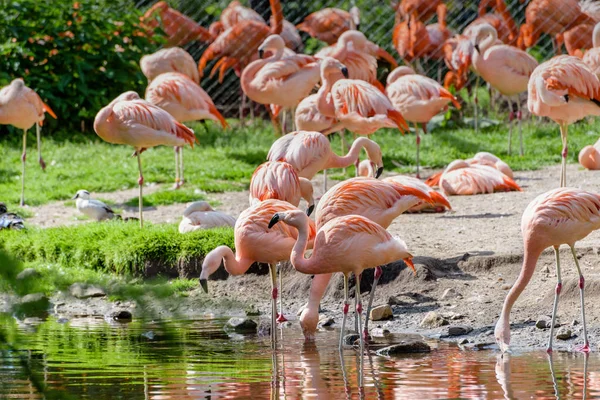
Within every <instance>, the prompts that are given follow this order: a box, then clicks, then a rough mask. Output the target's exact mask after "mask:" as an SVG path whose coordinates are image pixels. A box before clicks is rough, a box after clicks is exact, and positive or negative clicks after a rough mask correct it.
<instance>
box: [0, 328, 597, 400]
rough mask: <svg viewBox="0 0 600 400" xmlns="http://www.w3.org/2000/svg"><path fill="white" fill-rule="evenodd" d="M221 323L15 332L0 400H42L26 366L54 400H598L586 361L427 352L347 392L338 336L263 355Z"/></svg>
mask: <svg viewBox="0 0 600 400" xmlns="http://www.w3.org/2000/svg"><path fill="white" fill-rule="evenodd" d="M225 321H226V320H223V319H204V320H193V321H168V322H165V323H161V324H159V323H153V322H133V323H129V324H117V325H114V324H108V323H106V322H104V321H102V320H95V321H94V320H73V321H71V322H68V323H63V324H61V323H58V322H56V321H54V320H49V321H46V322H44V323H42V324H40V325H39V326H37V327H35V328H32V327H26V326H23V327H21V330H20V332H19V333H20V334H19V342H18V343H17V345H16V347H15V348H14V349H10V350H9V349H2V350H3V351H2V352H1V353H0V398H2V399H4V398H7V399H36V398H42V396H41V395H39V394H38V393H37V391H36V389H35V387H34V385H33V384H32V383H31V381H30V380H29V379H27V378H26V376H25V375H24V373H25V368H26V366H27V365H29V366H31V369H32V371H33V373H34V378H35V379H37V380H38V381H39V382H40V383H42V384H45V385H46V386H47V388H48V389H50V390H52V391H53V393H54V394H55V395H56V394H57V393H58V397H56V398H61V399H62V398H74V399H96V400H103V399H233V398H241V399H243V398H248V399H249V398H252V399H262V398H271V399H273V398H281V399H297V398H319V399H326V398H330V399H338V398H339V399H345V398H361V397H364V398H369V399H371V398H373V399H392V398H397V399H436V398H440V399H445V398H468V399H501V398H509V399H512V398H514V399H525V398H536V399H557V398H560V399H580V398H588V399H590V398H600V357H599V356H598V355H597V354H595V353H593V354H591V355H590V356H588V357H586V356H584V355H582V354H572V353H560V352H555V353H554V355H553V356H552V358H551V359H550V358H549V357H548V356H547V355H546V353H545V352H543V351H536V352H531V353H526V354H516V355H512V356H511V357H510V358H506V357H505V358H501V357H499V356H498V354H497V353H496V352H494V351H462V350H461V349H459V348H458V347H456V346H454V345H451V344H447V343H439V342H435V341H429V342H428V343H429V344H430V345H431V346H432V348H433V352H432V353H430V354H417V355H407V356H403V357H397V358H385V357H379V356H375V355H371V356H365V359H364V379H365V387H364V388H363V389H361V390H359V389H358V387H357V372H358V366H359V360H358V356H357V353H356V352H354V351H353V350H352V349H348V350H345V351H344V352H343V357H340V354H339V352H338V350H337V340H338V331H324V332H320V333H319V334H318V335H317V340H316V342H315V343H313V344H306V343H304V340H303V337H302V334H301V332H300V330H299V329H297V328H286V329H283V341H282V342H283V345H282V346H281V347H280V349H278V350H277V351H276V352H273V351H272V350H271V348H270V342H269V338H268V337H257V336H256V335H250V336H241V335H237V334H228V333H226V332H225V331H224V330H223V329H222V327H223V325H224V323H225ZM280 332H281V331H280ZM342 364H343V367H342ZM68 396H71V397H68Z"/></svg>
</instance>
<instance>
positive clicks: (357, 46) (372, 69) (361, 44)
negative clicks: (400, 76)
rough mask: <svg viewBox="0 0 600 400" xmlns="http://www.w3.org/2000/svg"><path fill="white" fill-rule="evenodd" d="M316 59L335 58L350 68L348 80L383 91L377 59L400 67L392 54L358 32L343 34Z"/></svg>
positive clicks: (318, 54) (316, 55)
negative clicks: (378, 75)
mask: <svg viewBox="0 0 600 400" xmlns="http://www.w3.org/2000/svg"><path fill="white" fill-rule="evenodd" d="M315 57H317V58H325V57H332V58H335V59H336V60H338V61H339V62H341V63H342V64H344V65H345V66H346V68H348V78H350V79H360V80H363V81H366V82H369V83H370V84H372V85H374V86H376V87H377V88H379V89H380V90H382V91H383V89H384V87H383V85H382V84H381V82H379V80H378V79H377V58H382V59H384V60H385V61H387V62H388V63H389V64H390V65H391V66H392V68H395V67H397V66H398V63H397V62H396V60H395V59H394V57H392V55H391V54H390V53H388V52H387V51H386V50H384V49H382V48H381V47H379V46H378V45H376V44H375V43H373V42H371V41H370V40H369V39H367V37H366V36H365V34H364V33H362V32H360V31H356V30H348V31H346V32H344V33H342V35H341V36H340V38H339V40H338V41H337V43H336V44H334V45H332V46H328V47H324V48H323V49H321V50H319V51H318V52H317V53H316V54H315Z"/></svg>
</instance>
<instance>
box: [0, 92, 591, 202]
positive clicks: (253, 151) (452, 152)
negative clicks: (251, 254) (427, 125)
mask: <svg viewBox="0 0 600 400" xmlns="http://www.w3.org/2000/svg"><path fill="white" fill-rule="evenodd" d="M484 106H485V103H484ZM465 114H466V115H470V111H467V112H466V113H465ZM500 118H502V116H500ZM231 125H232V127H231V128H230V129H228V130H225V131H222V130H220V129H219V128H218V127H217V126H215V125H211V124H209V129H208V130H206V129H204V127H203V126H201V125H199V124H198V125H196V124H193V125H192V126H193V128H194V129H195V131H196V133H197V135H198V139H199V141H200V144H199V145H197V146H196V147H195V148H194V149H193V150H192V149H190V148H187V149H186V150H185V164H186V181H187V183H186V185H187V186H186V189H184V190H181V191H176V192H175V191H172V190H168V189H163V190H162V191H160V192H158V193H155V194H153V195H151V196H148V197H146V199H145V201H146V204H148V205H150V204H151V203H152V204H154V205H163V204H172V203H180V202H188V201H192V200H197V199H198V198H199V197H200V194H199V193H201V192H203V191H206V192H215V191H235V190H243V189H244V188H246V187H247V186H248V184H249V181H250V177H251V176H252V172H253V171H254V169H255V168H256V166H258V165H259V164H260V163H261V162H263V161H264V160H265V158H266V155H267V152H268V150H269V147H270V145H271V144H272V142H273V140H274V138H275V135H274V132H273V129H272V127H271V125H270V124H269V123H266V122H264V121H256V122H254V123H253V124H252V125H251V126H248V127H245V128H240V127H239V126H237V122H236V121H231ZM431 128H434V129H432V131H431V134H428V135H425V136H423V137H422V141H421V162H422V165H424V166H430V167H433V168H441V167H444V166H445V165H447V164H448V163H449V162H450V161H452V160H454V159H457V158H468V157H471V156H472V155H473V154H474V153H476V152H477V151H490V152H492V153H494V154H496V155H498V156H500V157H502V158H503V159H505V160H506V161H507V162H508V163H509V164H510V165H511V167H513V169H515V170H523V169H537V168H540V167H543V166H546V165H555V164H558V163H559V162H560V151H561V143H560V135H559V131H558V126H557V125H556V124H554V123H550V122H544V123H539V122H538V120H537V118H535V119H533V120H527V121H526V122H525V124H524V131H523V134H524V139H525V156H524V157H520V156H518V155H517V154H518V136H517V133H516V129H515V134H514V139H513V140H514V141H513V155H512V156H508V155H507V138H508V124H507V122H506V121H503V120H501V121H499V123H497V124H496V125H492V126H489V127H487V128H484V129H482V130H481V131H480V132H479V133H475V131H474V130H473V129H471V128H463V127H456V126H455V124H453V123H452V121H447V123H445V124H439V123H438V124H435V126H432V127H431ZM4 129H5V128H4ZM597 137H598V124H595V123H588V122H587V121H582V122H580V123H578V124H576V125H573V126H571V128H570V130H569V149H570V153H569V162H576V161H577V154H578V152H579V150H580V149H581V148H582V147H584V146H585V145H588V144H593V143H594V142H595V141H596V139H597ZM372 139H374V140H375V141H377V142H378V143H379V144H380V146H381V147H382V150H383V156H384V163H385V167H386V169H388V170H396V171H398V172H404V173H407V172H414V163H415V137H414V135H413V134H409V135H405V136H401V135H400V134H399V133H398V132H397V131H394V130H391V129H387V130H381V131H379V132H377V133H376V134H374V135H373V136H372ZM30 143H31V144H32V145H31V146H30V147H29V158H28V160H29V161H28V164H27V172H26V174H27V187H26V199H27V202H28V204H30V205H38V204H43V203H47V202H50V201H55V200H64V199H68V198H70V197H71V196H73V194H74V193H75V192H76V191H77V190H78V189H83V188H85V189H87V190H90V191H96V192H111V191H115V190H120V189H126V188H133V187H135V186H136V184H137V174H138V172H137V164H136V162H135V159H133V158H131V157H130V155H131V153H132V149H131V148H130V147H128V146H118V145H110V144H107V143H104V142H103V141H101V140H100V139H99V138H97V137H96V136H95V135H93V134H89V133H88V134H86V135H84V134H81V133H76V132H73V133H72V135H70V136H69V137H65V135H63V136H59V137H45V138H44V142H43V155H44V158H45V159H46V162H47V163H48V168H47V172H45V173H44V172H42V171H41V169H40V168H39V166H38V164H37V162H36V157H35V156H36V154H35V146H34V144H35V138H34V136H30ZM20 146H21V143H20V135H19V134H17V133H16V132H15V133H14V134H12V135H7V136H4V137H3V138H2V139H1V140H0V151H1V152H2V154H3V157H2V158H1V159H0V171H2V174H0V201H4V202H7V203H9V205H10V206H14V205H15V204H16V203H17V202H18V199H19V190H20V168H21V166H20V154H21V151H20ZM332 146H333V148H334V150H335V151H336V152H339V151H340V141H339V139H338V138H337V137H335V138H333V142H332ZM142 162H143V167H144V176H145V181H146V182H147V183H171V182H173V179H174V165H173V164H174V159H173V150H172V149H171V148H167V147H157V148H154V149H150V150H148V151H147V152H145V153H144V154H143V155H142ZM348 173H349V174H350V173H353V171H349V172H348ZM136 202H137V198H136V199H132V200H131V204H132V205H134V204H136Z"/></svg>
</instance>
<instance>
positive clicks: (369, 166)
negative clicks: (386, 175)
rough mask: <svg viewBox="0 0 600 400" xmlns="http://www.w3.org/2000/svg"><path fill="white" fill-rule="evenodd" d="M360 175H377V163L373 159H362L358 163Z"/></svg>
mask: <svg viewBox="0 0 600 400" xmlns="http://www.w3.org/2000/svg"><path fill="white" fill-rule="evenodd" d="M358 176H375V163H374V162H373V161H371V160H362V161H361V162H360V163H359V164H358Z"/></svg>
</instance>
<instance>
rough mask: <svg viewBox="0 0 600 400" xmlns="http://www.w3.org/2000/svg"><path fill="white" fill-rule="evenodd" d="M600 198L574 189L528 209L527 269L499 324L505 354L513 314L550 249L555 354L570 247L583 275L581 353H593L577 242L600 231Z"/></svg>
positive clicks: (554, 192)
mask: <svg viewBox="0 0 600 400" xmlns="http://www.w3.org/2000/svg"><path fill="white" fill-rule="evenodd" d="M599 210H600V195H598V194H597V193H592V192H588V191H586V190H581V189H574V188H559V189H554V190H551V191H549V192H546V193H543V194H541V195H539V196H538V197H536V198H535V199H534V200H533V201H532V202H531V203H529V205H528V206H527V208H526V209H525V212H524V213H523V218H522V219H521V232H522V233H523V247H524V248H525V253H524V256H523V266H522V267H521V273H520V274H519V277H518V278H517V280H516V282H515V283H514V285H513V287H512V288H511V289H510V291H509V292H508V295H507V296H506V299H505V300H504V305H503V307H502V313H501V314H500V318H499V319H498V322H497V324H496V329H495V337H496V342H497V343H498V346H499V347H500V349H501V350H502V352H506V351H508V350H509V344H510V322H509V317H510V311H511V309H512V306H513V304H514V303H515V301H516V300H517V298H518V297H519V295H520V294H521V292H522V291H523V290H524V289H525V287H526V286H527V284H528V283H529V281H530V279H531V276H532V275H533V272H534V270H535V266H536V264H537V260H538V258H539V256H540V254H541V253H542V251H543V250H544V249H546V248H548V247H550V246H552V247H553V248H554V254H555V256H556V278H557V280H558V282H557V284H556V291H555V296H554V307H553V309H552V323H551V325H550V340H549V342H548V348H547V351H548V352H551V351H552V339H553V337H554V323H555V321H556V310H557V307H558V297H559V295H560V292H561V289H562V280H561V271H560V257H559V253H558V248H559V247H560V245H561V244H567V245H568V246H569V247H570V248H571V253H572V254H573V259H574V260H575V267H576V268H577V273H578V274H579V294H580V298H581V320H582V322H583V336H584V344H583V346H582V347H579V348H578V350H580V351H583V352H586V353H587V352H589V351H590V347H589V341H588V336H587V328H586V324H585V307H584V293H583V291H584V286H585V280H584V278H583V274H582V273H581V268H580V267H579V261H578V260H577V254H576V252H575V242H577V241H579V240H581V239H583V238H585V237H586V236H587V235H589V234H590V233H592V232H593V231H595V230H596V229H598V228H600V211H599Z"/></svg>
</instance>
